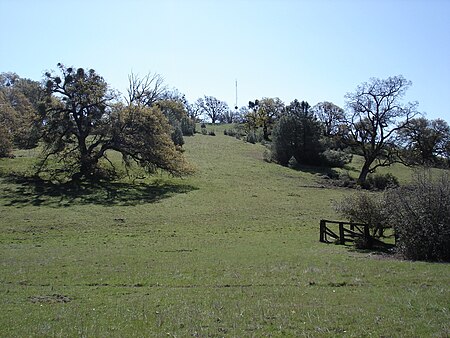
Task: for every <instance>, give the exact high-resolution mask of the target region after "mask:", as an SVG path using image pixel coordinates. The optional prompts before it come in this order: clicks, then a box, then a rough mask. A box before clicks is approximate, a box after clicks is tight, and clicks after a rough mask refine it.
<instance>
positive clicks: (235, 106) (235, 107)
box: [234, 79, 238, 110]
mask: <svg viewBox="0 0 450 338" xmlns="http://www.w3.org/2000/svg"><path fill="white" fill-rule="evenodd" d="M234 109H236V110H238V105H237V79H236V102H235V104H234Z"/></svg>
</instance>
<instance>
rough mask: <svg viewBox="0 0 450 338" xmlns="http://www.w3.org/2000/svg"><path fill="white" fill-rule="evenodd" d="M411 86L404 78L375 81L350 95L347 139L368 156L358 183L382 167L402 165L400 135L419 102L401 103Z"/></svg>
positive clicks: (360, 87)
mask: <svg viewBox="0 0 450 338" xmlns="http://www.w3.org/2000/svg"><path fill="white" fill-rule="evenodd" d="M410 86H411V82H410V81H407V80H406V79H405V78H404V77H403V76H401V75H399V76H394V77H389V78H387V79H382V80H380V79H377V78H372V79H371V80H370V82H364V83H362V84H361V85H359V86H358V87H357V88H356V91H355V92H353V93H348V94H347V95H346V99H347V106H348V108H349V111H348V113H347V114H346V116H345V120H346V125H347V128H346V130H345V132H346V133H345V135H343V140H344V141H345V142H346V143H347V144H348V145H349V146H351V147H352V148H353V149H355V150H357V151H358V152H360V153H361V154H362V155H363V157H364V164H363V166H362V168H361V171H360V174H359V177H358V183H359V184H361V185H362V184H364V182H365V181H366V179H367V175H368V174H369V173H372V172H374V171H375V170H376V169H377V168H378V167H383V166H389V165H391V164H392V163H395V162H398V161H399V157H398V156H397V153H398V152H397V145H396V144H397V141H398V138H397V136H398V132H399V131H401V130H402V129H405V128H406V127H407V126H408V124H409V122H410V120H411V119H412V118H413V117H414V116H415V115H416V114H417V112H416V107H417V103H408V104H403V103H402V102H401V100H402V98H403V96H404V94H405V92H406V90H407V89H408V88H409V87H410Z"/></svg>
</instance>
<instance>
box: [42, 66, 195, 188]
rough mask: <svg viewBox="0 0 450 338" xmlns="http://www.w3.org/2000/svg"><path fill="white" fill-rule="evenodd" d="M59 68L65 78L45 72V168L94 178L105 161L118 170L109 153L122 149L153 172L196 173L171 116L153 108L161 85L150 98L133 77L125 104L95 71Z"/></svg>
mask: <svg viewBox="0 0 450 338" xmlns="http://www.w3.org/2000/svg"><path fill="white" fill-rule="evenodd" d="M58 68H59V71H60V75H56V74H52V73H49V72H47V73H46V74H45V80H46V93H47V100H46V104H45V106H43V107H42V111H41V113H42V115H43V118H44V127H43V128H44V138H43V140H44V141H45V156H44V158H43V160H42V163H41V168H42V169H44V168H47V169H48V168H50V164H51V163H54V162H55V161H57V162H58V163H61V164H62V165H61V166H60V167H58V168H57V169H56V170H55V173H65V174H70V175H72V179H77V180H78V179H93V178H96V177H98V175H99V174H100V173H101V172H102V166H101V163H100V162H101V160H102V161H103V162H105V161H106V163H109V165H111V166H112V162H111V161H109V159H108V152H109V151H117V152H119V153H120V154H121V155H122V159H123V162H124V164H125V165H126V166H127V167H130V166H131V165H132V163H135V164H137V165H139V166H141V167H143V168H144V169H145V170H146V171H148V172H150V173H151V172H154V171H155V170H157V169H162V170H165V171H168V172H169V173H171V174H173V175H183V174H187V173H189V172H190V171H191V168H190V166H189V165H188V163H187V162H186V160H185V159H184V157H183V156H182V154H181V153H180V152H179V151H178V150H177V149H176V147H175V144H174V143H173V141H172V139H171V132H172V128H171V126H170V125H169V123H168V120H167V118H166V117H165V116H164V114H163V113H162V112H161V110H160V109H159V107H157V106H156V105H152V102H151V100H153V99H155V100H156V98H155V96H154V95H153V94H157V89H158V88H160V82H158V85H157V86H156V85H155V86H154V87H155V88H156V93H155V92H152V93H150V95H153V96H147V95H148V94H149V92H148V91H147V92H145V91H139V90H140V89H142V88H143V87H140V86H139V81H140V80H137V81H138V82H136V81H135V80H136V78H133V77H131V78H130V88H131V93H130V92H129V98H128V100H127V103H126V104H124V103H122V102H120V100H119V96H118V95H117V94H116V93H115V92H113V91H112V90H110V89H109V88H108V85H107V83H106V81H105V80H104V79H103V78H102V77H101V76H100V75H98V74H97V73H96V72H95V70H93V69H90V70H85V69H83V68H78V69H75V68H73V67H65V66H64V65H62V64H58ZM146 81H147V80H146V79H144V84H148V81H147V82H146ZM136 83H137V85H136ZM133 90H134V91H133ZM143 103H144V104H143ZM52 160H53V161H52Z"/></svg>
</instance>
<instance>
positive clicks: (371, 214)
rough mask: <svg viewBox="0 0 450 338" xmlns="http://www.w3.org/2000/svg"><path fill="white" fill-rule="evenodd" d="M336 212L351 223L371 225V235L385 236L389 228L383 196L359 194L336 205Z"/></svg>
mask: <svg viewBox="0 0 450 338" xmlns="http://www.w3.org/2000/svg"><path fill="white" fill-rule="evenodd" d="M335 208H336V211H337V212H338V213H340V214H341V215H342V216H344V217H346V218H348V219H349V220H350V221H351V222H357V223H364V224H369V226H370V230H371V235H372V236H374V237H381V236H383V233H384V229H386V228H388V227H389V222H388V213H387V212H386V211H387V209H386V201H385V199H384V197H383V195H381V194H375V193H369V192H358V193H355V194H353V195H350V196H346V197H344V198H343V199H342V200H341V201H340V202H338V203H336V204H335Z"/></svg>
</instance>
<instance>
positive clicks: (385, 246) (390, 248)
mask: <svg viewBox="0 0 450 338" xmlns="http://www.w3.org/2000/svg"><path fill="white" fill-rule="evenodd" d="M373 240H374V243H373V246H372V247H371V248H358V247H356V246H354V245H353V244H352V245H351V246H350V247H349V251H351V252H359V253H367V254H371V255H374V256H380V257H385V258H386V257H395V255H396V249H397V247H396V246H395V244H392V243H385V242H383V241H381V240H378V239H373Z"/></svg>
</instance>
